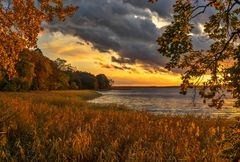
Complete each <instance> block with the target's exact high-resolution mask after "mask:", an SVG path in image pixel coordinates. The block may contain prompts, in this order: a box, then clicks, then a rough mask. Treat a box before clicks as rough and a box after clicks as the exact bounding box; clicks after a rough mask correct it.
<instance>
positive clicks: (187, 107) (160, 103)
mask: <svg viewBox="0 0 240 162" xmlns="http://www.w3.org/2000/svg"><path fill="white" fill-rule="evenodd" d="M99 93H101V94H102V96H101V97H99V98H96V99H94V100H91V101H89V102H91V103H99V104H120V105H125V106H127V107H128V108H130V109H136V110H141V111H148V112H153V113H158V114H161V113H171V114H198V115H202V114H203V115H210V116H212V115H213V116H225V117H234V116H239V115H240V109H236V108H233V107H232V105H233V99H230V98H229V97H228V98H227V99H226V101H225V105H224V108H222V109H221V110H217V109H215V108H209V107H208V106H207V105H206V104H203V102H202V99H201V98H200V97H199V96H198V95H197V96H196V99H195V106H194V105H193V99H192V96H193V92H189V94H188V95H186V96H184V95H181V94H179V89H178V88H131V89H128V90H111V91H103V92H99Z"/></svg>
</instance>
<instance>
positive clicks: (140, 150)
mask: <svg viewBox="0 0 240 162" xmlns="http://www.w3.org/2000/svg"><path fill="white" fill-rule="evenodd" d="M98 96H99V94H98V93H97V92H95V91H88V90H82V91H49V92H41V91H39V92H21V93H15V92H5V93H2V92H0V161H84V162H87V161H181V160H182V161H211V162H214V161H216V162H219V161H226V159H222V157H220V153H221V151H222V150H223V149H225V148H226V147H228V145H225V144H221V143H219V142H220V141H222V140H224V139H225V138H226V135H225V133H224V132H225V131H228V132H229V130H228V129H229V128H230V126H231V125H233V121H231V120H229V119H221V118H209V117H200V116H198V117H195V116H192V115H186V116H171V115H159V116H158V115H152V114H150V113H146V112H136V111H132V110H128V109H125V108H123V107H119V106H114V105H106V106H100V105H97V104H90V103H87V102H86V100H88V99H93V98H95V97H98Z"/></svg>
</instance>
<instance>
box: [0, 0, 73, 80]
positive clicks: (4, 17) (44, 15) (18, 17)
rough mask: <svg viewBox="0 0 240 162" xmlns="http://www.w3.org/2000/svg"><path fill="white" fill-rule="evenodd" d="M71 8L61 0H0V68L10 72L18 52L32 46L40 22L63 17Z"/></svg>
mask: <svg viewBox="0 0 240 162" xmlns="http://www.w3.org/2000/svg"><path fill="white" fill-rule="evenodd" d="M75 10H76V7H73V6H67V7H64V6H63V3H62V1H61V0H37V1H35V0H0V70H3V71H5V72H6V73H7V74H8V76H9V77H11V76H13V75H14V74H15V69H14V66H15V64H16V62H17V61H18V54H19V53H20V52H21V51H22V50H23V49H24V48H34V47H36V45H37V36H38V34H39V32H40V31H41V30H42V28H41V23H42V22H50V21H52V20H53V18H55V17H56V18H58V19H59V20H64V17H65V16H68V15H71V14H73V13H74V11H75Z"/></svg>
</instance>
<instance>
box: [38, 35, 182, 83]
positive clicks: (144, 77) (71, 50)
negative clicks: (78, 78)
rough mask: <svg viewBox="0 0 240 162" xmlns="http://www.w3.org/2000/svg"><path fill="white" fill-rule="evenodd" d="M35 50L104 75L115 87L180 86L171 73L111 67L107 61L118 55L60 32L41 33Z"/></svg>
mask: <svg viewBox="0 0 240 162" xmlns="http://www.w3.org/2000/svg"><path fill="white" fill-rule="evenodd" d="M38 45H39V48H40V49H41V50H42V51H43V53H44V54H45V55H46V56H47V57H49V58H50V59H52V60H55V59H57V58H62V59H65V60H66V61H68V62H69V63H71V64H72V65H73V66H74V67H77V69H78V70H80V71H86V72H90V73H93V74H95V75H97V74H100V73H104V74H106V75H107V76H108V77H109V78H111V79H113V80H114V85H115V86H176V85H179V84H180V82H181V81H180V75H177V74H173V73H172V72H149V71H147V70H146V69H144V68H143V67H142V64H141V63H137V64H135V65H124V66H127V67H128V68H125V69H121V67H122V66H121V64H118V63H113V62H112V61H111V57H112V56H115V57H118V53H116V52H114V51H111V52H99V51H98V50H96V49H94V48H93V46H92V45H91V44H90V43H86V42H84V40H80V39H79V38H77V37H74V36H71V35H63V34H62V33H60V32H56V33H49V32H44V33H41V34H40V36H39V41H38Z"/></svg>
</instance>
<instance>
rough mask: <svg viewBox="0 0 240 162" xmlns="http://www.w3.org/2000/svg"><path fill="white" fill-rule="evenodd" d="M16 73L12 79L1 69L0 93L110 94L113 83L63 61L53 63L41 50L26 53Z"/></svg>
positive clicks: (23, 53)
mask: <svg viewBox="0 0 240 162" xmlns="http://www.w3.org/2000/svg"><path fill="white" fill-rule="evenodd" d="M15 69H16V73H17V74H16V76H14V77H12V78H9V77H8V75H7V73H6V72H4V70H3V69H0V91H29V90H68V89H71V90H80V89H91V90H108V89H110V88H111V86H112V83H113V81H112V80H111V79H108V78H107V77H106V76H105V75H104V74H99V75H97V76H94V75H93V74H91V73H88V72H81V71H79V70H77V69H76V68H75V67H72V66H71V64H68V63H67V61H65V60H63V59H60V58H58V59H56V60H55V61H52V60H50V59H49V58H48V57H46V56H44V55H43V53H42V51H41V50H40V49H36V50H29V49H25V50H23V51H22V52H21V53H20V54H19V61H18V62H17V64H16V65H15Z"/></svg>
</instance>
